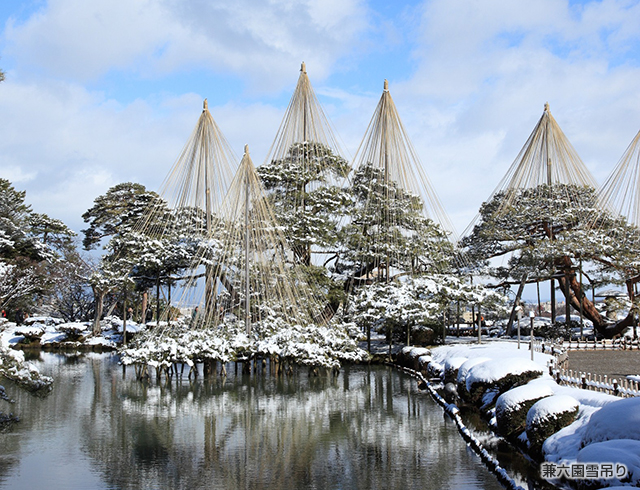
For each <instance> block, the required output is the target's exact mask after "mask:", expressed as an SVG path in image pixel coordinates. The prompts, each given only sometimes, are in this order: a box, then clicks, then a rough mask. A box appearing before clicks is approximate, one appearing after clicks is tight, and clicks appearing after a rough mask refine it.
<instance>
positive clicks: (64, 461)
mask: <svg viewBox="0 0 640 490" xmlns="http://www.w3.org/2000/svg"><path fill="white" fill-rule="evenodd" d="M39 359H40V360H39V361H37V362H36V364H37V365H38V367H39V368H40V370H41V372H43V373H44V374H48V375H51V376H53V377H54V379H55V383H54V388H53V391H52V392H51V393H50V394H49V395H48V396H47V397H45V398H39V397H35V396H33V395H30V394H28V393H25V392H22V391H19V390H17V389H16V388H15V387H14V386H12V385H11V384H10V383H8V382H3V384H4V385H5V387H6V388H7V392H8V394H9V395H10V396H11V397H12V398H13V399H14V400H15V401H16V403H15V405H13V406H12V407H11V408H12V410H14V411H15V412H16V413H17V414H18V415H20V417H21V422H20V423H18V424H15V425H13V426H11V427H10V428H9V429H8V430H6V431H4V432H2V433H0V489H25V488H30V489H47V490H56V489H166V488H172V489H190V490H191V489H200V488H208V489H210V488H216V489H282V488H295V489H385V490H390V489H403V490H406V489H412V488H416V489H417V488H420V489H424V488H448V489H473V488H478V489H499V488H502V487H501V486H500V484H499V483H498V481H497V480H496V479H495V477H494V476H493V475H491V474H490V473H489V472H488V470H486V468H485V467H484V466H483V464H482V463H481V461H480V459H479V458H478V457H477V456H476V455H475V454H474V453H473V452H472V451H471V450H469V449H468V448H467V446H466V445H465V443H464V441H463V440H462V438H461V437H460V435H459V434H458V432H457V429H456V427H455V425H454V423H453V422H452V421H451V420H450V419H448V418H447V417H446V416H445V415H444V414H443V412H442V409H441V408H440V407H439V406H438V405H436V404H435V403H434V402H433V401H432V400H431V398H430V397H429V396H428V395H427V394H426V393H425V392H421V391H419V390H418V389H417V387H416V381H415V380H414V379H412V378H411V377H409V376H407V375H405V374H403V373H401V372H399V371H397V370H395V369H392V368H388V367H384V366H350V367H346V368H343V369H342V370H341V372H340V374H339V375H337V376H320V377H310V376H309V375H308V372H307V370H306V369H302V368H300V369H297V370H295V371H294V373H293V374H292V375H280V376H277V377H276V376H274V375H272V374H270V372H269V370H268V369H265V372H264V373H261V372H258V373H257V374H254V373H252V374H251V375H248V374H242V370H241V369H239V370H238V371H237V372H236V371H235V369H234V367H233V365H229V366H228V367H227V371H228V375H227V376H226V377H220V376H219V375H217V376H211V377H207V378H204V377H203V376H202V375H200V376H199V377H198V378H197V379H191V380H190V379H189V378H188V377H187V376H186V372H187V370H188V369H187V370H185V375H183V376H182V377H175V376H174V377H173V378H169V379H164V378H163V379H162V380H161V381H160V382H159V383H158V382H156V381H154V380H152V381H151V382H141V381H137V380H136V379H135V375H134V371H133V369H132V368H129V369H128V370H127V371H126V373H125V372H123V369H122V367H121V366H120V365H119V364H118V358H117V356H113V355H106V354H103V355H97V354H90V355H86V356H78V357H69V356H62V355H56V354H47V353H42V354H41V355H40V358H39ZM1 403H4V405H3V407H4V409H5V411H6V409H7V404H6V403H5V402H1Z"/></svg>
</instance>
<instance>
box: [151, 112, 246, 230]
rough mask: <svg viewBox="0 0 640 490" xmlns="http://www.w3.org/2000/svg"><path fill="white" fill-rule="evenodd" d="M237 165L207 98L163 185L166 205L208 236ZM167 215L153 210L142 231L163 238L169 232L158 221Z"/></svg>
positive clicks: (161, 190) (163, 196) (162, 194)
mask: <svg viewBox="0 0 640 490" xmlns="http://www.w3.org/2000/svg"><path fill="white" fill-rule="evenodd" d="M237 162H238V158H237V157H236V155H235V153H234V152H233V150H232V149H231V147H230V145H229V143H228V142H227V140H226V138H225V137H224V135H223V134H222V131H220V128H219V127H218V125H217V124H216V122H215V120H214V119H213V117H212V116H211V113H210V112H209V106H208V103H207V100H206V99H205V100H204V103H203V109H202V114H201V115H200V117H199V118H198V122H197V124H196V126H195V128H194V129H193V131H192V133H191V135H190V136H189V139H188V141H187V143H186V144H185V146H184V147H183V149H182V151H181V153H180V155H179V157H178V158H177V160H176V162H175V164H174V166H173V168H172V169H171V171H170V172H169V174H168V175H167V176H166V177H165V179H164V181H163V182H162V184H161V186H160V191H159V195H160V197H161V198H162V199H163V201H164V203H163V205H165V206H167V207H168V208H169V209H170V210H172V212H173V213H174V214H175V215H176V216H178V217H180V218H185V217H186V216H188V219H189V220H190V221H192V223H193V225H194V227H195V228H194V229H193V230H192V232H194V233H196V234H201V235H206V234H208V232H209V231H210V229H211V226H212V223H213V221H214V219H215V214H216V212H217V210H218V208H219V207H220V205H221V204H222V200H223V199H224V197H225V196H226V194H227V191H228V189H229V186H230V184H231V181H232V180H233V176H234V174H235V172H236V168H237ZM164 212H165V211H164V209H161V210H159V209H153V210H151V211H150V212H149V213H148V215H147V219H146V220H143V221H142V222H141V223H140V226H139V228H141V231H145V232H149V233H151V234H155V235H163V234H164V232H165V230H164V229H162V228H160V229H158V228H157V226H158V219H157V218H158V215H159V214H161V213H164ZM160 223H163V222H162V221H160ZM165 224H166V223H165Z"/></svg>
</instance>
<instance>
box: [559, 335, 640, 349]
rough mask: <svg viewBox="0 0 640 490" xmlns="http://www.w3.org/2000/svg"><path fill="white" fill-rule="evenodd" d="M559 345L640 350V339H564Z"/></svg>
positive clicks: (578, 347)
mask: <svg viewBox="0 0 640 490" xmlns="http://www.w3.org/2000/svg"><path fill="white" fill-rule="evenodd" d="M559 346H560V347H563V348H564V349H567V350H607V349H608V350H616V349H620V350H640V341H638V340H637V339H636V340H631V339H627V338H622V339H614V340H565V341H564V342H562V344H560V345H559Z"/></svg>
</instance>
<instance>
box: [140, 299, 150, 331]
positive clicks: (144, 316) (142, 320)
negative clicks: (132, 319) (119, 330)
mask: <svg viewBox="0 0 640 490" xmlns="http://www.w3.org/2000/svg"><path fill="white" fill-rule="evenodd" d="M148 303H149V293H148V292H147V291H145V292H144V293H142V317H141V318H140V323H142V324H146V323H147V307H148Z"/></svg>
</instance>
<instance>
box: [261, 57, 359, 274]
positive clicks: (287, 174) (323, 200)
mask: <svg viewBox="0 0 640 490" xmlns="http://www.w3.org/2000/svg"><path fill="white" fill-rule="evenodd" d="M343 154H344V152H343V150H342V148H341V145H340V144H339V142H338V139H337V137H336V135H335V131H334V130H333V128H332V126H331V123H330V122H329V119H328V118H327V116H326V115H325V113H324V111H323V110H322V107H321V105H320V103H319V101H318V99H317V98H316V95H315V93H314V91H313V88H312V86H311V82H310V81H309V77H308V75H307V71H306V66H305V64H304V63H302V67H301V69H300V76H299V78H298V83H297V85H296V88H295V90H294V93H293V96H292V97H291V101H290V102H289V105H288V107H287V110H286V112H285V115H284V117H283V119H282V123H281V124H280V128H279V129H278V132H277V134H276V137H275V139H274V142H273V144H272V146H271V148H270V150H269V153H268V155H267V157H266V158H265V161H264V163H263V164H262V165H261V166H260V168H258V173H259V175H260V177H261V179H262V182H263V184H264V186H265V188H266V190H267V191H268V193H269V198H270V201H271V203H272V204H273V207H274V210H275V212H276V217H277V218H278V221H279V222H280V223H281V224H282V225H283V226H284V229H285V233H286V236H287V239H288V241H289V243H290V245H291V247H292V249H293V251H294V254H295V258H296V260H297V261H298V262H300V263H301V264H303V265H311V264H312V263H313V260H312V254H318V253H319V254H327V253H331V252H330V250H331V249H332V247H333V248H335V243H336V241H337V235H338V222H339V221H340V215H341V214H343V213H344V208H345V206H346V204H347V202H346V197H345V196H344V192H343V191H344V183H345V182H346V178H347V176H348V173H349V170H350V167H349V164H348V162H347V160H346V159H345V158H343V156H342V155H343ZM333 253H335V252H333Z"/></svg>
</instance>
